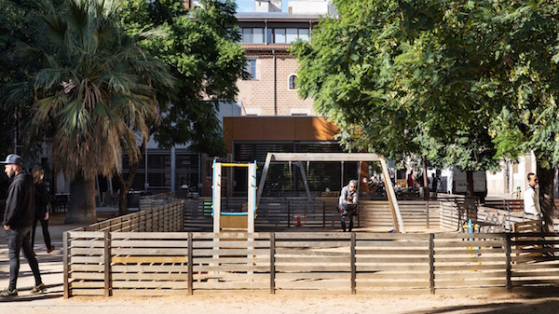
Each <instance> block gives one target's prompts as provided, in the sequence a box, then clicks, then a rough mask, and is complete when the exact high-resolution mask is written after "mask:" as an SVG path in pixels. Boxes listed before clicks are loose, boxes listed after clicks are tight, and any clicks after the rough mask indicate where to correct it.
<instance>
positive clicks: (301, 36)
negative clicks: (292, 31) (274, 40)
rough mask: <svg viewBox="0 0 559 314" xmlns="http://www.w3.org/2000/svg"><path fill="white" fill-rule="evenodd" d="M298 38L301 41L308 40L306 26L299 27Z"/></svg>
mask: <svg viewBox="0 0 559 314" xmlns="http://www.w3.org/2000/svg"><path fill="white" fill-rule="evenodd" d="M299 39H301V40H303V41H307V42H308V41H309V29H308V28H299Z"/></svg>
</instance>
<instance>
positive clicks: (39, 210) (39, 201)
mask: <svg viewBox="0 0 559 314" xmlns="http://www.w3.org/2000/svg"><path fill="white" fill-rule="evenodd" d="M44 176H45V173H44V171H43V169H39V168H36V169H33V183H35V215H34V216H33V225H32V229H31V230H32V234H31V247H32V248H33V247H34V245H35V228H36V227H37V221H40V222H41V226H42V227H43V238H44V239H45V244H46V246H47V253H50V252H52V251H53V250H54V246H53V245H52V244H51V242H50V234H49V211H48V203H49V195H48V192H47V186H46V185H45V183H44V182H43V177H44Z"/></svg>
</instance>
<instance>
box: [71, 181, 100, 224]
mask: <svg viewBox="0 0 559 314" xmlns="http://www.w3.org/2000/svg"><path fill="white" fill-rule="evenodd" d="M96 222H97V212H96V207H95V178H91V179H86V178H84V177H83V174H82V173H81V172H80V174H79V175H77V176H76V178H75V179H74V181H72V182H71V183H70V199H69V200H68V213H66V223H67V224H77V223H79V224H91V223H96Z"/></svg>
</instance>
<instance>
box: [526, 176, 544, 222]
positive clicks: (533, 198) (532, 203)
mask: <svg viewBox="0 0 559 314" xmlns="http://www.w3.org/2000/svg"><path fill="white" fill-rule="evenodd" d="M527 178H528V187H526V191H525V192H524V212H525V213H526V214H531V215H535V216H537V217H538V219H539V218H540V216H541V209H540V198H539V193H538V191H537V190H536V186H537V185H538V175H536V174H534V173H533V172H530V173H528V177H527Z"/></svg>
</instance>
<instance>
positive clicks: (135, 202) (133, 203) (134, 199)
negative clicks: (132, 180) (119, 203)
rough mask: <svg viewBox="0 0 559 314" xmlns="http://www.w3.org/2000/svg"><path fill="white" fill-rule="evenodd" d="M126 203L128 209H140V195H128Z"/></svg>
mask: <svg viewBox="0 0 559 314" xmlns="http://www.w3.org/2000/svg"><path fill="white" fill-rule="evenodd" d="M126 203H127V204H128V208H130V207H135V208H137V207H140V193H128V194H127V195H126Z"/></svg>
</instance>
